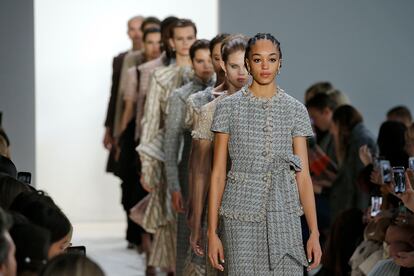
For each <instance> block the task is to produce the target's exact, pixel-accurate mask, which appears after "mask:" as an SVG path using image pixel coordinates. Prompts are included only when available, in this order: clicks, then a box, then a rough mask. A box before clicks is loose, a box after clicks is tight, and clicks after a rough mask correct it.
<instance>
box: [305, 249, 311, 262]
mask: <svg viewBox="0 0 414 276" xmlns="http://www.w3.org/2000/svg"><path fill="white" fill-rule="evenodd" d="M306 258H307V260H308V264H310V263H311V262H312V247H311V246H307V247H306Z"/></svg>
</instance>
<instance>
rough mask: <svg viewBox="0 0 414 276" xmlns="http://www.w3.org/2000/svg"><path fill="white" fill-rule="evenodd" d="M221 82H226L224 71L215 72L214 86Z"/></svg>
mask: <svg viewBox="0 0 414 276" xmlns="http://www.w3.org/2000/svg"><path fill="white" fill-rule="evenodd" d="M223 83H226V75H225V74H224V71H221V72H219V73H217V72H216V83H215V84H214V87H217V86H219V85H221V84H223Z"/></svg>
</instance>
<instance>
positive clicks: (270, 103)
mask: <svg viewBox="0 0 414 276" xmlns="http://www.w3.org/2000/svg"><path fill="white" fill-rule="evenodd" d="M211 130H212V131H214V132H221V133H228V134H229V135H230V140H229V156H230V158H231V161H232V166H231V170H230V171H229V173H228V175H227V181H226V186H225V190H224V194H223V198H222V205H221V208H220V215H221V216H222V223H223V225H222V227H223V229H224V230H223V233H222V235H221V238H222V241H223V246H224V254H225V270H226V271H227V273H228V275H238V276H239V275H298V276H299V275H303V266H307V260H306V256H305V251H304V248H303V243H302V234H301V225H300V215H302V213H303V211H302V207H301V205H300V201H299V193H298V187H297V183H296V178H295V172H296V171H300V170H301V162H300V159H299V157H298V156H296V155H294V154H293V148H292V139H293V137H296V136H304V137H307V136H312V135H313V131H312V127H311V124H310V119H309V115H308V113H307V110H306V108H305V107H304V105H303V104H301V103H300V102H299V101H297V100H296V99H294V98H293V97H291V96H289V95H288V94H286V93H285V92H284V91H283V90H282V89H280V88H278V91H277V93H276V94H275V95H274V96H273V97H272V98H270V99H263V98H257V97H255V96H253V94H252V93H251V91H250V90H249V89H248V88H247V86H246V87H244V88H242V89H241V91H239V92H237V93H235V94H233V95H231V96H229V97H227V98H225V99H223V100H222V101H220V102H219V103H218V105H217V108H216V111H215V114H214V120H213V125H212V128H211Z"/></svg>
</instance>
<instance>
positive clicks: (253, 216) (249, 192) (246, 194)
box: [220, 171, 270, 221]
mask: <svg viewBox="0 0 414 276" xmlns="http://www.w3.org/2000/svg"><path fill="white" fill-rule="evenodd" d="M267 181H270V179H269V180H268V179H267V178H266V174H251V173H244V172H233V171H230V172H229V174H228V176H227V182H226V187H225V189H224V194H223V198H222V203H221V209H220V213H221V215H223V216H226V217H230V218H234V219H239V220H243V221H264V220H265V219H266V216H265V215H266V209H265V206H266V202H265V200H266V190H267V188H266V187H267V186H266V185H267Z"/></svg>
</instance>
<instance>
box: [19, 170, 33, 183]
mask: <svg viewBox="0 0 414 276" xmlns="http://www.w3.org/2000/svg"><path fill="white" fill-rule="evenodd" d="M17 180H19V181H20V182H23V183H26V184H29V185H30V184H31V183H32V174H31V173H30V172H18V173H17Z"/></svg>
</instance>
